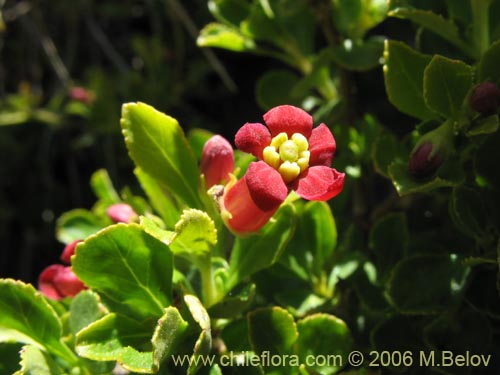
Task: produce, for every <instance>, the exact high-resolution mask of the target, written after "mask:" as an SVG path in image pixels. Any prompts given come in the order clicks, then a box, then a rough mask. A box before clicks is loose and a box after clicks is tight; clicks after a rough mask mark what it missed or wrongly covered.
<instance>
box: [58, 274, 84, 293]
mask: <svg viewBox="0 0 500 375" xmlns="http://www.w3.org/2000/svg"><path fill="white" fill-rule="evenodd" d="M53 282H54V285H55V286H56V287H57V289H58V290H59V291H60V292H61V294H62V295H64V296H66V297H74V296H76V295H77V294H78V293H80V292H81V291H82V290H83V289H85V285H84V284H83V283H82V282H81V281H80V280H79V279H78V277H76V275H75V274H74V272H73V270H72V269H71V267H63V268H62V269H61V270H59V271H58V272H57V273H56V275H55V276H54V281H53Z"/></svg>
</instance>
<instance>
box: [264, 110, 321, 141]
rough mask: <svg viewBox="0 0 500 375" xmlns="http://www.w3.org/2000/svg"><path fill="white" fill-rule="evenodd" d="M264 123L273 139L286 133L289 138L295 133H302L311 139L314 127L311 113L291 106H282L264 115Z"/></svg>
mask: <svg viewBox="0 0 500 375" xmlns="http://www.w3.org/2000/svg"><path fill="white" fill-rule="evenodd" d="M264 121H265V122H266V125H267V126H268V127H269V129H270V130H271V134H272V136H273V137H275V136H276V135H278V134H279V133H282V132H285V133H286V134H288V137H291V136H292V135H293V133H300V134H303V135H304V136H305V137H306V138H309V136H310V135H311V131H312V126H313V119H312V117H311V115H310V114H309V113H307V112H306V111H304V110H302V109H300V108H297V107H294V106H291V105H280V106H278V107H274V108H272V109H270V110H269V111H268V112H267V113H266V114H265V115H264Z"/></svg>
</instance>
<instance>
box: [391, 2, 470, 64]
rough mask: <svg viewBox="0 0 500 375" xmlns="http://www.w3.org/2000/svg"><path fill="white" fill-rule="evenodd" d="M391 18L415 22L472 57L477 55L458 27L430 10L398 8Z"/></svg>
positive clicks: (393, 11) (392, 12)
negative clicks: (464, 39)
mask: <svg viewBox="0 0 500 375" xmlns="http://www.w3.org/2000/svg"><path fill="white" fill-rule="evenodd" d="M389 16H391V17H398V18H403V19H407V20H410V21H412V22H415V23H416V24H418V25H420V26H422V27H424V28H426V29H428V30H430V31H432V32H433V33H435V34H437V35H439V36H441V37H442V38H443V39H445V40H447V41H448V42H450V43H452V44H454V45H455V46H457V47H459V48H460V49H462V50H463V51H464V52H466V53H468V54H469V55H470V56H475V55H476V52H475V50H474V49H473V48H472V47H470V46H469V45H468V44H467V43H465V42H464V41H463V40H462V39H461V37H460V34H459V30H458V27H457V26H456V25H455V24H454V23H453V22H452V21H450V20H447V19H445V18H443V17H442V16H440V15H438V14H436V13H434V12H432V11H430V10H422V9H416V8H396V9H394V10H392V11H390V12H389Z"/></svg>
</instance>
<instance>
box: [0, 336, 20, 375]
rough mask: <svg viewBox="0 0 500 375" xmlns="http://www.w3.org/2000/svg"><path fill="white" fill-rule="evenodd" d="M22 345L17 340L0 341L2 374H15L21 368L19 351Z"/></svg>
mask: <svg viewBox="0 0 500 375" xmlns="http://www.w3.org/2000/svg"><path fill="white" fill-rule="evenodd" d="M22 347H23V345H22V344H19V343H17V342H9V343H0V374H14V373H15V372H16V371H17V370H19V352H20V351H21V348H22Z"/></svg>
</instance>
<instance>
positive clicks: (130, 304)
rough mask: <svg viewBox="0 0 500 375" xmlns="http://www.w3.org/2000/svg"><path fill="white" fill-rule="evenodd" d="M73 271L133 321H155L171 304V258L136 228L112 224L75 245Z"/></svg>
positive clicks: (154, 240) (157, 241)
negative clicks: (76, 246) (148, 319)
mask: <svg viewBox="0 0 500 375" xmlns="http://www.w3.org/2000/svg"><path fill="white" fill-rule="evenodd" d="M72 260H73V264H72V265H73V271H74V272H75V273H76V275H77V276H78V278H79V279H80V280H82V281H83V282H84V283H85V285H87V286H88V287H90V288H92V289H94V290H95V291H97V292H98V293H99V294H101V295H103V296H105V297H106V298H107V300H108V301H109V302H110V303H111V304H112V305H113V308H119V309H120V311H124V312H126V313H127V314H128V315H129V316H131V317H134V318H136V319H137V320H143V319H147V318H153V319H156V318H158V317H160V316H161V315H163V309H164V308H165V307H167V306H169V305H170V303H171V301H172V267H173V265H172V254H171V252H170V251H169V248H168V246H167V245H165V244H163V243H162V242H160V241H159V240H157V239H156V238H154V237H152V236H150V235H149V234H147V233H146V232H144V231H143V230H142V228H141V227H140V226H139V225H137V224H129V225H124V224H116V225H113V226H110V227H108V228H106V229H103V230H102V231H101V232H99V233H98V234H97V235H95V236H92V237H90V238H88V239H87V240H86V241H85V242H83V243H81V244H79V245H78V249H77V251H76V254H75V256H74V258H73V259H72Z"/></svg>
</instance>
